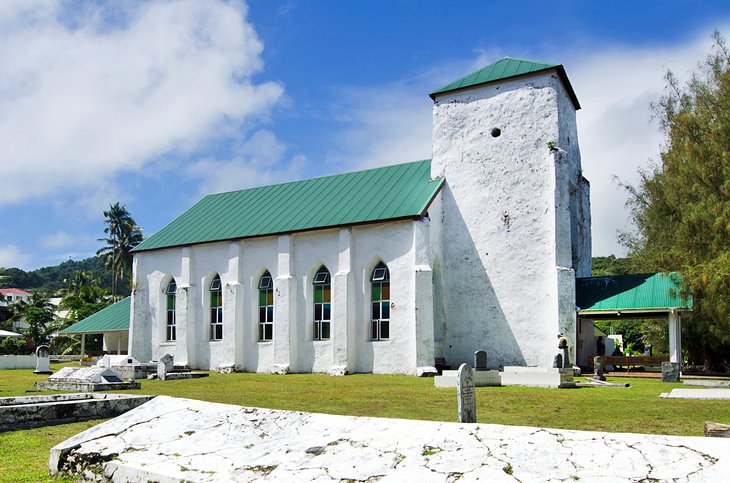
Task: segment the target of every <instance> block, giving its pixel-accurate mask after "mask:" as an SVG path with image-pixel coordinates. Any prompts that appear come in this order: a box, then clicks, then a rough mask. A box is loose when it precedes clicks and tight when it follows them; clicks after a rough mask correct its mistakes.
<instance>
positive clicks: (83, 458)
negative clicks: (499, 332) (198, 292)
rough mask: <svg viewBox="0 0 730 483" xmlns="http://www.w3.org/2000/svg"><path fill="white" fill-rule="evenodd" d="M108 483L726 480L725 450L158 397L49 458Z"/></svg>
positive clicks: (729, 469) (704, 441)
mask: <svg viewBox="0 0 730 483" xmlns="http://www.w3.org/2000/svg"><path fill="white" fill-rule="evenodd" d="M49 468H50V471H51V473H53V474H56V473H58V472H61V473H66V474H69V475H71V476H73V477H86V478H89V479H95V478H98V477H101V479H103V480H107V481H149V480H153V481H161V482H167V481H201V482H214V481H341V480H349V481H381V482H396V481H398V482H400V481H419V482H432V481H433V482H451V481H456V480H458V481H460V482H467V481H575V480H589V481H599V482H611V481H723V480H725V481H727V479H728V478H730V439H724V438H704V437H677V436H659V435H643V434H629V433H603V432H591V431H570V430H558V429H544V428H531V427H522V426H500V425H492V424H460V423H444V422H433V421H411V420H401V419H381V418H364V417H354V416H333V415H326V414H312V413H301V412H292V411H278V410H271V409H259V408H247V407H240V406H232V405H227V404H215V403H209V402H203V401H195V400H190V399H180V398H171V397H166V396H158V397H156V398H155V399H153V400H152V401H150V402H148V403H146V404H144V405H142V406H140V407H138V408H136V409H133V410H131V411H129V412H128V413H126V414H124V415H122V416H119V417H117V418H115V419H112V420H110V421H107V422H105V423H102V424H100V425H98V426H95V427H93V428H90V429H88V430H87V431H84V432H83V433H80V434H78V435H76V436H74V437H73V438H70V439H68V440H66V441H64V442H63V443H61V444H59V445H57V446H56V447H54V448H53V449H52V450H51V458H50V462H49Z"/></svg>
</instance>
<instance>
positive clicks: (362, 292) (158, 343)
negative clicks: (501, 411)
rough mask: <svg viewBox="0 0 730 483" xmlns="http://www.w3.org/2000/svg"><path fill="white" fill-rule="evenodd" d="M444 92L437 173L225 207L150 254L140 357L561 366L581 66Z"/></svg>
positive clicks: (574, 244) (383, 368)
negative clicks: (572, 77)
mask: <svg viewBox="0 0 730 483" xmlns="http://www.w3.org/2000/svg"><path fill="white" fill-rule="evenodd" d="M430 97H431V98H432V99H433V102H434V104H433V140H432V146H433V151H432V158H431V159H430V160H424V161H416V162H410V163H405V164H398V165H394V166H387V167H383V168H376V169H371V170H366V171H359V172H353V173H346V174H340V175H334V176H327V177H322V178H316V179H309V180H303V181H295V182H290V183H283V184H277V185H271V186H263V187H258V188H252V189H246V190H241V191H235V192H228V193H221V194H214V195H210V196H207V197H205V198H203V199H202V200H201V201H200V202H198V203H197V204H195V205H194V206H193V207H192V208H190V209H189V210H188V211H186V212H185V213H183V214H182V215H181V216H179V217H178V218H177V219H175V220H174V221H172V222H171V223H170V224H169V225H167V226H166V227H164V228H163V229H161V230H160V231H159V232H157V233H155V234H154V235H152V236H150V237H149V238H148V239H146V240H145V241H144V242H143V243H142V244H140V245H139V246H138V247H137V248H136V249H135V257H134V275H133V277H134V290H133V294H132V301H131V312H130V313H131V322H130V334H129V354H131V355H133V356H134V357H135V358H136V359H138V360H140V361H149V360H159V358H160V357H161V356H162V355H164V354H171V355H173V356H174V358H175V363H176V364H187V365H189V366H190V367H192V368H198V369H216V368H218V367H220V366H222V365H234V366H235V368H236V369H237V370H240V371H247V372H275V373H287V372H294V373H296V372H322V373H331V374H345V373H362V372H365V373H367V372H373V373H391V374H414V375H417V374H418V375H420V374H424V373H433V372H434V371H435V369H434V367H435V366H436V364H437V361H439V363H445V364H446V365H447V366H451V367H458V365H459V364H460V363H461V362H471V361H472V360H473V354H474V352H475V351H477V350H485V351H486V352H487V354H488V364H489V367H490V368H497V367H500V366H508V365H518V366H520V365H522V366H525V365H531V366H547V367H550V366H551V365H552V361H553V356H554V355H555V353H556V352H557V337H556V336H557V334H558V333H565V334H566V335H568V338H569V340H571V343H572V341H575V340H576V337H575V334H576V300H575V278H576V276H579V277H585V276H589V275H590V269H591V238H590V206H589V184H588V181H587V180H586V179H585V178H583V176H582V174H581V173H582V171H581V159H580V151H579V148H578V135H577V130H576V110H577V109H579V108H580V105H579V104H578V100H577V98H576V95H575V93H574V91H573V89H572V87H571V85H570V82H569V81H568V77H567V75H566V73H565V70H564V69H563V66H562V65H556V64H544V63H537V62H531V61H526V60H520V59H515V58H509V57H508V58H505V59H502V60H500V61H498V62H496V63H494V64H491V65H489V66H487V67H485V68H483V69H481V70H479V71H477V72H474V73H472V74H469V75H467V76H465V77H463V78H461V79H459V80H457V81H455V82H453V83H451V84H448V85H446V86H444V87H442V88H440V89H438V90H436V91H434V92H432V93H431V94H430ZM571 351H573V354H575V352H574V348H571ZM572 360H575V359H574V358H572Z"/></svg>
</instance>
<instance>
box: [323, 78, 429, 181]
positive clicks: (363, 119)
mask: <svg viewBox="0 0 730 483" xmlns="http://www.w3.org/2000/svg"><path fill="white" fill-rule="evenodd" d="M427 85H428V84H427V83H425V82H424V81H423V79H422V78H419V79H413V80H407V81H403V82H400V83H393V84H389V85H385V86H377V87H372V88H362V87H358V88H355V89H343V90H342V91H341V94H340V96H341V97H340V99H339V100H338V103H337V107H336V108H332V115H333V116H335V117H337V118H338V119H339V120H340V121H341V122H342V124H343V126H344V127H343V128H342V129H340V130H339V131H337V132H336V133H335V134H334V135H333V139H332V140H331V141H330V143H331V145H332V146H333V148H332V149H331V151H330V152H329V153H328V155H327V163H328V164H330V165H333V166H337V167H338V171H345V170H348V169H364V168H372V167H375V166H383V165H388V164H397V163H405V162H408V161H416V160H419V159H428V158H430V157H431V109H432V106H433V104H432V102H431V100H430V99H429V98H428V96H427V95H426V93H427V92H428V90H429V89H430V88H433V86H431V87H427Z"/></svg>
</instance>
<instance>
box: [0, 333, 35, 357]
mask: <svg viewBox="0 0 730 483" xmlns="http://www.w3.org/2000/svg"><path fill="white" fill-rule="evenodd" d="M30 353H31V351H30V349H29V348H28V342H27V341H26V340H25V339H24V338H23V337H6V338H5V339H4V340H3V341H2V342H0V355H16V356H17V355H28V354H30Z"/></svg>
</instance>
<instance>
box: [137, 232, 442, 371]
mask: <svg viewBox="0 0 730 483" xmlns="http://www.w3.org/2000/svg"><path fill="white" fill-rule="evenodd" d="M428 250H429V244H428V225H427V224H426V223H424V222H421V221H400V222H394V223H381V224H373V225H366V226H359V227H352V228H347V229H331V230H319V231H313V232H306V233H299V234H292V235H284V236H279V237H263V238H259V239H252V240H246V241H245V242H243V241H235V242H218V243H210V244H205V245H196V246H191V247H186V248H170V249H165V250H158V251H154V252H142V253H139V254H137V255H136V257H135V260H136V262H135V268H136V270H135V281H136V288H135V299H136V300H135V303H133V308H132V317H133V318H132V327H133V329H132V334H133V335H132V337H131V347H130V350H131V353H132V354H133V355H134V356H135V357H137V358H138V359H140V360H158V359H159V358H160V357H161V356H162V355H164V354H166V353H167V354H171V355H173V356H174V357H175V361H176V363H180V364H183V363H187V364H190V365H191V366H192V367H194V368H200V369H215V368H217V367H218V366H219V365H221V364H226V363H234V364H235V366H236V368H237V369H239V370H243V371H252V372H277V373H286V372H328V373H332V374H344V373H348V372H380V373H401V374H416V373H417V372H418V370H417V368H418V367H424V366H425V367H431V366H433V335H432V334H433V317H432V310H433V309H432V307H433V299H432V295H431V294H432V289H431V274H430V263H429V260H428ZM381 260H382V261H383V262H385V263H386V264H387V265H388V268H389V269H390V273H391V297H392V298H391V303H392V305H391V307H392V308H391V323H390V335H391V337H390V339H389V340H387V341H371V340H370V292H371V289H370V275H371V273H372V270H373V268H374V267H375V265H377V263H378V262H380V261H381ZM323 265H324V266H325V267H326V268H327V269H328V270H329V271H330V274H331V279H332V290H333V292H332V302H333V303H332V314H333V317H332V325H331V339H330V340H323V341H315V340H312V339H313V288H312V280H313V277H314V274H315V273H316V271H317V270H318V269H319V268H320V267H321V266H323ZM266 270H268V271H269V272H270V273H271V275H272V277H273V278H274V294H275V295H274V338H273V341H271V342H259V341H258V295H259V291H258V283H259V279H260V277H261V275H262V274H263V273H264V272H265V271H266ZM215 274H218V275H220V277H221V281H222V283H223V307H224V321H223V340H221V341H211V340H210V332H209V331H210V329H209V327H210V314H209V312H210V301H209V299H210V294H209V286H210V281H211V280H212V279H213V277H214V276H215ZM172 277H174V278H175V281H176V283H177V286H178V292H177V295H176V303H177V305H176V310H177V340H176V341H174V342H168V341H166V340H165V324H166V313H165V311H166V305H165V293H164V292H165V289H166V287H167V284H168V283H169V281H170V280H171V278H172ZM417 279H418V280H417ZM418 290H420V293H418V292H417V291H418ZM417 294H418V297H419V299H418V300H419V302H418V303H420V304H422V305H423V309H421V308H420V307H419V309H418V310H416V304H417V302H416V296H417ZM416 314H418V315H416ZM417 318H418V321H419V323H418V324H417ZM139 334H145V336H146V337H149V339H148V340H147V341H145V340H144V338H143V337H142V336H140V335H139Z"/></svg>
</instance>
